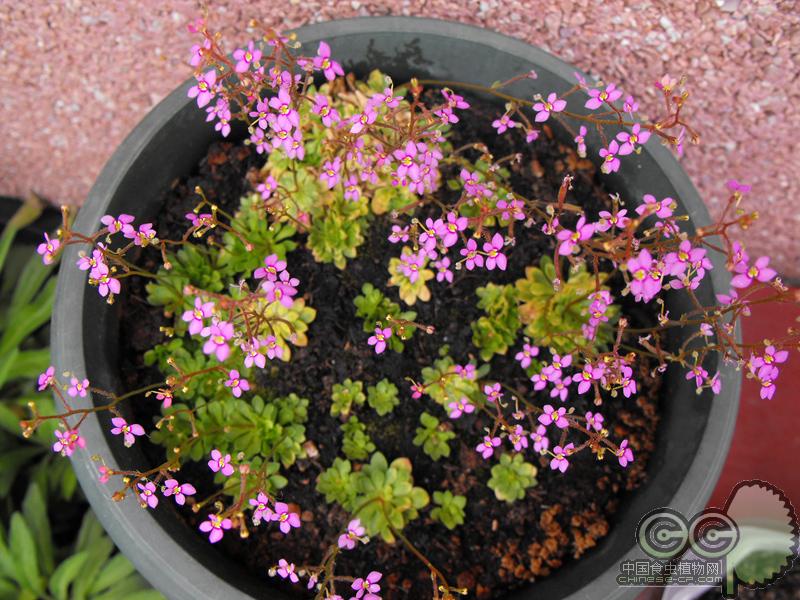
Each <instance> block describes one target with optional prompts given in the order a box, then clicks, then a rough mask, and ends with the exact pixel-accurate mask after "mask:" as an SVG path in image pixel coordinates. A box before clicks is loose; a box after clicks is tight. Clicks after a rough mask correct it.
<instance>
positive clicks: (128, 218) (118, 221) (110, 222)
mask: <svg viewBox="0 0 800 600" xmlns="http://www.w3.org/2000/svg"><path fill="white" fill-rule="evenodd" d="M100 222H101V223H102V224H103V225H105V226H106V227H107V228H108V233H117V232H119V231H122V230H123V229H125V227H126V226H130V225H131V223H133V216H132V215H127V214H124V213H123V214H121V215H120V216H118V217H113V216H111V215H105V216H104V217H103V218H102V219H100Z"/></svg>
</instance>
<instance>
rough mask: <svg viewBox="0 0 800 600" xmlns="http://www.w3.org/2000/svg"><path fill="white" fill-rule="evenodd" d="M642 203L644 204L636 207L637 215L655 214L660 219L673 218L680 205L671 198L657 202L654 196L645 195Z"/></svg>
mask: <svg viewBox="0 0 800 600" xmlns="http://www.w3.org/2000/svg"><path fill="white" fill-rule="evenodd" d="M642 201H643V204H640V205H639V206H637V207H636V214H639V215H645V216H647V215H652V214H655V215H656V216H657V217H658V218H659V219H666V218H668V217H671V216H672V214H673V212H674V211H675V209H676V208H678V203H677V202H675V200H673V199H672V198H670V197H666V198H664V199H663V200H656V197H655V196H653V195H652V194H645V195H644V196H642Z"/></svg>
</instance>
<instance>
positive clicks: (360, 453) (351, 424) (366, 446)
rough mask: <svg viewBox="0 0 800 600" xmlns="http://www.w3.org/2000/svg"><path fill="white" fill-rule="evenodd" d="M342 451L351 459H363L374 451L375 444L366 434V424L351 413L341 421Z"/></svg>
mask: <svg viewBox="0 0 800 600" xmlns="http://www.w3.org/2000/svg"><path fill="white" fill-rule="evenodd" d="M342 433H343V438H342V452H344V455H345V456H346V457H347V458H349V459H351V460H365V459H366V458H367V457H369V455H370V454H371V453H373V452H375V444H373V443H372V440H371V439H370V438H369V436H368V435H367V426H366V425H364V423H362V422H361V421H359V420H358V417H357V416H355V415H352V416H351V417H350V418H349V419H348V420H347V421H346V422H345V423H342Z"/></svg>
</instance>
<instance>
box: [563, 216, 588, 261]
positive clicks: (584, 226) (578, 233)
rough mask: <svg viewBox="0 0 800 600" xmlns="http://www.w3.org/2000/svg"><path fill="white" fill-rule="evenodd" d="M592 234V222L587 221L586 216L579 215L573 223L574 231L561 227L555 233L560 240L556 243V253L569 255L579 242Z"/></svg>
mask: <svg viewBox="0 0 800 600" xmlns="http://www.w3.org/2000/svg"><path fill="white" fill-rule="evenodd" d="M593 235H594V223H587V222H586V217H584V216H583V215H581V217H580V218H579V219H578V222H577V223H576V224H575V231H570V230H569V229H562V230H561V231H559V232H558V233H557V234H556V238H557V239H558V240H559V241H560V242H561V243H560V244H559V245H558V253H559V254H560V255H561V256H569V255H570V254H572V251H573V249H574V248H575V247H576V246H577V245H578V243H579V242H585V241H586V240H588V239H590V238H591V237H592V236H593Z"/></svg>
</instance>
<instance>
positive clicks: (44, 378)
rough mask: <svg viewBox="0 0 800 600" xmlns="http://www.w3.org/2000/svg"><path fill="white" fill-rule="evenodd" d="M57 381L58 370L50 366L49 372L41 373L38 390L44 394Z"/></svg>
mask: <svg viewBox="0 0 800 600" xmlns="http://www.w3.org/2000/svg"><path fill="white" fill-rule="evenodd" d="M55 381H56V369H55V367H53V366H49V367H47V370H46V371H45V372H44V373H41V374H40V375H39V381H38V382H37V383H38V388H37V389H38V390H39V391H40V392H43V391H44V390H46V389H47V388H49V387H50V386H51V385H53V384H54V383H55ZM87 385H88V382H87Z"/></svg>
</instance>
